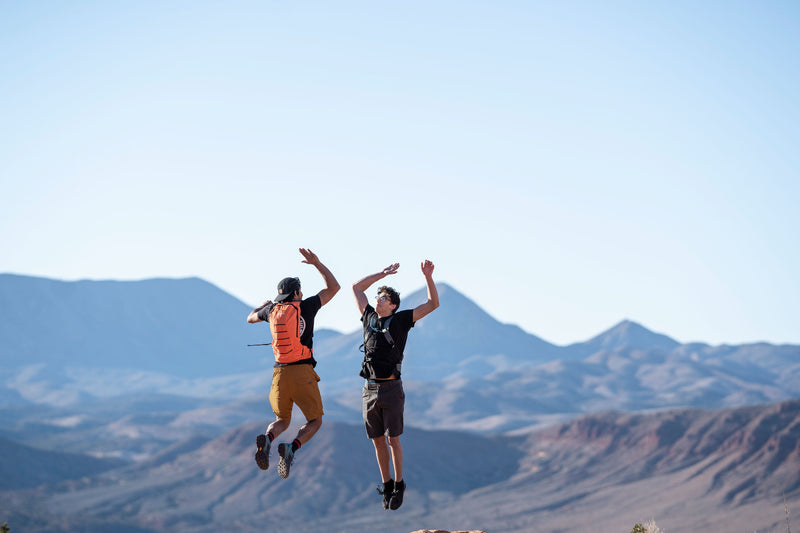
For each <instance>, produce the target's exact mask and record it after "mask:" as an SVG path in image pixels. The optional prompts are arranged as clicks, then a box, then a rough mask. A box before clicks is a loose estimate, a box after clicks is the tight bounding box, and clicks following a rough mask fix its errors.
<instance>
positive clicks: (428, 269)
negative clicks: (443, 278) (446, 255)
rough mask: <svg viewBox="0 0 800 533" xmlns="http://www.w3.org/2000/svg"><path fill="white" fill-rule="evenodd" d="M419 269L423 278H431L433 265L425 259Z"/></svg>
mask: <svg viewBox="0 0 800 533" xmlns="http://www.w3.org/2000/svg"><path fill="white" fill-rule="evenodd" d="M420 268H421V269H422V274H423V275H424V276H426V277H427V276H431V275H433V263H432V262H431V261H428V260H427V259H426V260H425V261H423V262H422V263H421V264H420Z"/></svg>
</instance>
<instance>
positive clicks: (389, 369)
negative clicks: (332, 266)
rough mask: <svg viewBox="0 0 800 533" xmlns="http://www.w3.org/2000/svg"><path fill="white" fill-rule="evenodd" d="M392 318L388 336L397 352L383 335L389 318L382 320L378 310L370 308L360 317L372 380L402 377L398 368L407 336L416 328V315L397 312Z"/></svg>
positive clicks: (412, 312)
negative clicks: (394, 376) (393, 375)
mask: <svg viewBox="0 0 800 533" xmlns="http://www.w3.org/2000/svg"><path fill="white" fill-rule="evenodd" d="M391 317H392V320H391V322H389V334H390V335H391V337H392V340H393V341H394V349H392V345H391V344H389V341H388V340H387V339H386V335H385V334H383V333H381V330H383V329H384V327H385V324H386V322H387V321H388V320H389V317H388V316H387V317H383V318H381V317H379V316H378V313H376V312H375V308H374V307H372V306H371V305H369V304H367V307H366V308H364V314H362V315H361V322H362V324H363V326H364V338H365V342H364V359H365V361H367V362H368V363H369V365H368V367H369V368H368V371H369V374H370V377H371V378H377V379H386V378H389V377H391V376H392V374H396V375H397V377H400V371H399V369H397V368H396V364H397V363H400V362H402V360H403V350H405V347H406V340H407V339H408V332H409V331H410V330H411V328H413V327H414V311H413V310H411V309H405V310H403V311H397V312H396V313H394V314H393V315H391ZM375 330H378V331H375Z"/></svg>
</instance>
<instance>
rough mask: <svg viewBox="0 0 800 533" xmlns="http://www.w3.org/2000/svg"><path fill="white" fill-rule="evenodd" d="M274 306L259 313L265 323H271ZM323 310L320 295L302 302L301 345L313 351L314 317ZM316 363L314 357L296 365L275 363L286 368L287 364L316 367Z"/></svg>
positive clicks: (269, 306)
mask: <svg viewBox="0 0 800 533" xmlns="http://www.w3.org/2000/svg"><path fill="white" fill-rule="evenodd" d="M281 303H283V302H281ZM274 305H275V304H274V303H273V304H272V305H268V306H266V307H265V308H263V309H262V310H261V311H259V312H258V318H260V319H261V320H263V321H264V322H269V314H270V312H272V307H273V306H274ZM321 308H322V300H320V298H319V295H318V294H316V295H314V296H311V297H310V298H306V299H305V300H303V301H302V302H300V344H302V345H303V346H306V347H307V348H308V349H309V350H311V349H312V348H313V347H314V317H316V316H317V312H318V311H319V310H320V309H321ZM316 363H317V362H316V361H315V360H314V356H313V355H312V356H311V357H309V358H308V359H301V360H300V361H297V362H295V363H275V366H285V365H286V364H290V365H298V364H313V365H316Z"/></svg>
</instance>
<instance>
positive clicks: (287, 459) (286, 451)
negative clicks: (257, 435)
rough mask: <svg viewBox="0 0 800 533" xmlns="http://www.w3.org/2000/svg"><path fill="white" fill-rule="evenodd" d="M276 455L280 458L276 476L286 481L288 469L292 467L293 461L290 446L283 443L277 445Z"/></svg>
mask: <svg viewBox="0 0 800 533" xmlns="http://www.w3.org/2000/svg"><path fill="white" fill-rule="evenodd" d="M278 455H280V456H281V460H280V462H279V463H278V475H279V476H281V477H282V478H283V479H286V478H287V477H289V467H291V466H292V461H294V452H292V445H291V444H286V443H285V442H281V443H280V444H278Z"/></svg>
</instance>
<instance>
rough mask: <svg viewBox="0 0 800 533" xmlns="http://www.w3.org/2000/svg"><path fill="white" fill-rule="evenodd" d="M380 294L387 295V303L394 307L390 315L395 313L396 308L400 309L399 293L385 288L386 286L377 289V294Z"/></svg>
mask: <svg viewBox="0 0 800 533" xmlns="http://www.w3.org/2000/svg"><path fill="white" fill-rule="evenodd" d="M381 293H386V294H387V295H389V301H390V302H392V304H394V305H395V306H396V307H395V308H394V311H392V313H394V312H395V311H397V308H398V307H400V293H399V292H397V291H396V290H394V289H393V288H391V287H387V286H386V285H383V286H381V287H378V294H381Z"/></svg>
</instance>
